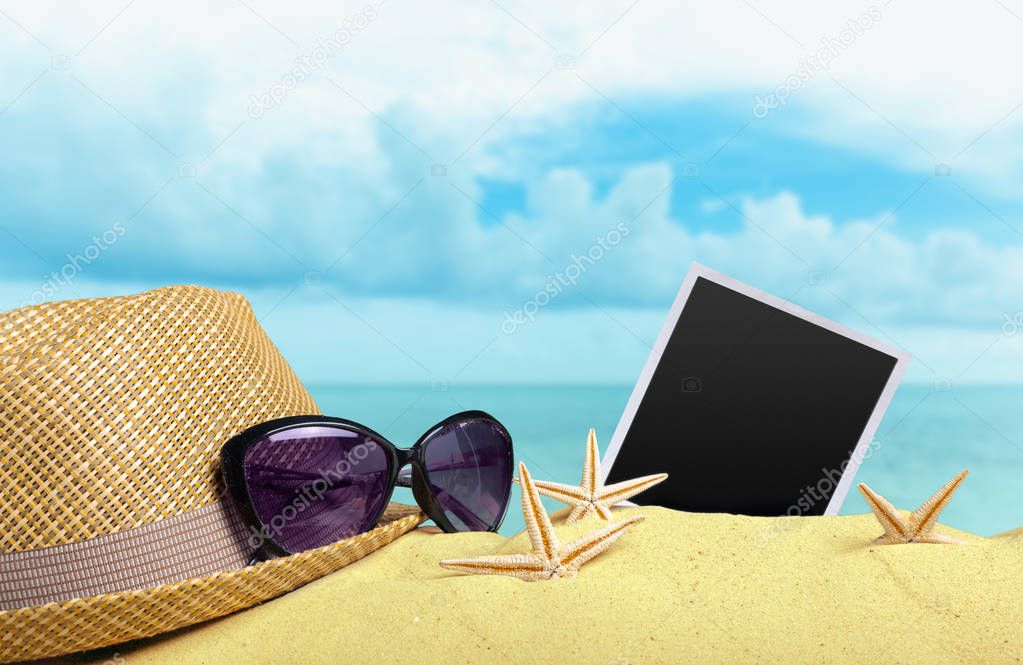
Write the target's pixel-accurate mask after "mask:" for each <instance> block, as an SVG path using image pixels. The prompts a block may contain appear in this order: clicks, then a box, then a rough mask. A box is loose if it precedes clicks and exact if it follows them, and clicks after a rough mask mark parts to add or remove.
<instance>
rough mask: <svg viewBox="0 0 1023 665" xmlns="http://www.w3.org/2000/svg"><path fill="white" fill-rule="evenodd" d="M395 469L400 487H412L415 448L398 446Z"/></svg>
mask: <svg viewBox="0 0 1023 665" xmlns="http://www.w3.org/2000/svg"><path fill="white" fill-rule="evenodd" d="M394 452H395V469H396V472H397V476H396V477H397V480H396V482H395V484H396V485H397V486H398V487H412V467H413V466H414V465H415V458H416V453H415V450H414V449H403V448H397V449H396V450H395V451H394Z"/></svg>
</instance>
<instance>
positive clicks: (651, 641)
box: [74, 508, 1023, 665]
mask: <svg viewBox="0 0 1023 665" xmlns="http://www.w3.org/2000/svg"><path fill="white" fill-rule="evenodd" d="M615 513H616V517H620V516H625V515H630V514H634V513H641V514H643V515H646V517H647V520H646V521H645V522H643V523H641V524H639V525H637V526H635V527H633V528H632V530H631V531H630V533H628V534H627V535H626V536H625V537H624V538H622V539H621V540H620V541H619V542H618V543H617V544H616V545H615V546H614V547H613V548H612V549H611V550H609V551H608V552H606V553H605V554H603V555H601V556H600V557H598V558H597V559H594V560H593V561H591V562H590V563H588V564H587V565H586V566H584V567H583V569H582V571H581V572H580V574H579V575H578V577H576V578H574V579H568V580H558V579H556V580H550V581H545V582H535V583H528V582H522V581H519V580H516V579H511V578H503V577H484V576H463V575H458V574H455V573H451V572H449V571H445V570H443V569H441V568H440V567H439V566H438V565H437V562H438V561H440V560H441V559H446V558H453V557H466V556H475V555H479V554H489V553H513V552H524V551H527V550H528V549H529V542H528V539H527V538H526V537H525V535H524V534H518V535H517V536H515V537H513V538H510V539H507V540H506V539H503V538H501V537H500V536H498V535H495V534H487V533H467V534H438V533H432V532H431V530H429V529H419V530H417V531H415V532H413V533H411V534H409V535H407V536H404V537H402V538H400V539H399V540H398V541H397V542H395V543H394V544H392V545H388V546H387V547H385V548H383V549H382V550H380V551H379V552H376V553H374V554H372V555H370V556H369V557H367V558H366V559H364V560H362V561H359V562H358V563H355V564H353V565H350V566H348V567H346V568H344V569H343V570H340V571H338V572H336V573H334V574H332V575H329V576H328V577H325V578H323V579H321V580H318V581H316V582H313V583H312V584H309V585H308V586H306V587H304V588H301V589H299V590H297V591H294V592H292V593H290V594H288V595H286V596H284V597H282V598H279V599H277V600H274V601H271V602H268V603H266V604H264V605H262V606H259V607H255V608H252V609H250V610H247V611H244V612H241V613H239V614H236V615H234V616H231V617H227V618H225V619H221V620H219V621H214V622H211V623H208V624H205V625H202V626H197V627H194V628H191V629H188V630H183V631H179V632H178V633H176V634H173V635H170V636H165V637H160V638H155V639H151V640H146V641H142V642H137V643H134V644H131V645H121V646H119V647H115V648H110V649H104V650H101V651H96V652H93V653H91V654H88V655H86V656H84V657H82V656H80V657H78V658H76V659H74V662H79V661H84V662H103V661H105V660H109V659H111V658H114V655H115V653H116V655H117V657H119V658H122V659H123V661H124V662H127V663H130V664H131V665H142V664H143V663H166V664H168V665H184V664H186V663H275V664H276V663H291V662H302V663H331V664H333V663H390V662H416V663H423V664H431V663H437V664H441V663H443V664H445V665H450V664H452V663H506V662H507V663H511V662H516V663H589V664H596V665H613V664H615V663H636V664H638V663H871V664H872V665H874V664H878V663H927V664H929V665H930V664H933V663H942V662H977V663H980V662H983V663H1018V662H1021V661H1023V629H1021V628H1023V537H1020V534H1021V532H1019V531H1017V532H1014V533H1013V534H1006V535H1004V536H1001V537H996V538H980V537H977V536H972V535H970V534H965V533H962V532H958V531H955V530H953V529H949V528H946V527H943V526H942V527H939V531H940V532H942V533H946V534H948V535H951V536H955V537H958V538H961V539H963V540H966V541H968V543H967V544H964V545H887V546H873V545H871V541H872V540H873V539H874V538H875V537H877V536H878V535H880V533H881V529H880V527H879V526H878V524H877V522H876V521H875V520H874V518H873V516H871V515H856V516H850V517H810V518H752V517H741V516H733V515H708V514H693V513H681V512H676V511H672V510H667V509H663V508H629V509H616V511H615ZM566 514H567V511H565V510H562V511H559V512H558V513H556V514H555V516H554V525H555V528H556V529H557V531H558V534H559V537H560V538H561V540H562V542H567V541H568V540H570V539H571V538H574V537H576V536H578V535H581V534H583V533H585V532H587V531H590V530H593V529H595V528H598V527H599V526H601V525H602V524H603V522H601V521H599V520H598V519H594V518H591V519H588V520H586V521H584V522H581V523H579V524H575V525H572V526H565V525H563V524H562V523H561V521H562V520H563V519H564V517H565V516H566Z"/></svg>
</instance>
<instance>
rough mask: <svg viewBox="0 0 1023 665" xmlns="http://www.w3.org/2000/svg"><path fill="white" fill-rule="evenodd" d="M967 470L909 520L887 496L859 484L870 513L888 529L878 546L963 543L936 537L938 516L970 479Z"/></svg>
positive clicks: (935, 494)
mask: <svg viewBox="0 0 1023 665" xmlns="http://www.w3.org/2000/svg"><path fill="white" fill-rule="evenodd" d="M967 473H969V471H967V470H965V469H964V470H962V471H960V472H959V473H958V474H956V477H955V478H953V479H952V480H950V481H948V482H947V483H945V484H944V485H942V487H941V489H939V490H938V491H937V492H935V493H934V494H933V495H932V496H931V498H929V499H927V501H926V502H924V505H922V506H920V507H919V508H917V509H916V510H915V511H913V513H912V514H911V515H910V516H909V519H908V520H907V519H906V518H904V517H903V516H902V515H901V514H900V513H899V511H897V510H896V509H895V506H893V505H892V504H891V503H889V502H888V500H887V499H885V498H884V497H883V496H881V495H880V494H878V493H877V492H875V491H874V490H872V489H870V488H869V487H867V486H866V485H864V484H863V483H860V484H859V488H860V492H861V493H862V494H863V496H864V498H866V500H867V503H868V504H869V505H870V509H871V510H873V511H874V515H875V516H876V517H877V521H878V522H880V523H881V526H882V527H884V535H882V536H880V537H878V538H877V540H875V541H874V542H875V543H876V544H878V545H894V544H898V543H962V542H963V541H961V540H956V539H955V538H952V537H950V536H943V535H941V534H940V533H934V526H935V525H936V524H937V523H938V515H940V514H941V511H942V510H943V509H944V508H945V506H946V505H948V502H949V499H951V498H952V493H953V492H955V491H956V489H958V487H959V485H961V484H962V482H963V479H964V478H966V474H967Z"/></svg>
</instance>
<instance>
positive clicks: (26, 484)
mask: <svg viewBox="0 0 1023 665" xmlns="http://www.w3.org/2000/svg"><path fill="white" fill-rule="evenodd" d="M315 413H319V410H318V409H317V407H316V404H315V403H314V402H313V400H312V398H311V397H310V395H309V393H308V392H307V391H306V390H305V388H303V386H302V385H301V383H300V382H299V381H298V379H297V377H296V376H295V374H294V373H293V372H292V370H291V368H290V367H289V366H288V365H287V363H286V362H285V360H284V359H283V357H282V356H281V355H280V353H279V352H278V351H277V349H276V347H275V346H274V345H273V343H272V342H271V341H270V339H269V338H268V337H267V335H266V333H265V332H264V331H263V330H262V328H260V326H259V324H258V322H257V321H256V318H255V316H254V315H253V312H252V309H251V308H250V307H249V304H248V303H247V302H246V300H245V299H244V298H243V297H242V296H240V295H237V294H232V293H224V292H220V291H215V290H212V289H207V288H201V287H194V286H175V287H169V288H165V289H158V290H155V291H149V292H146V293H142V294H139V295H134V296H124V297H115V298H102V299H90V300H78V301H68V302H59V303H49V304H44V305H39V306H34V307H26V308H22V309H18V310H13V311H10V312H6V313H2V314H0V553H11V552H19V551H24V550H31V549H36V548H41V547H49V546H53V545H61V544H66V543H74V542H79V541H82V540H85V539H88V538H93V537H95V536H98V535H102V534H107V533H114V532H118V531H122V530H125V529H130V528H133V527H137V526H140V525H142V524H147V523H151V522H154V521H157V520H161V519H165V518H167V517H171V516H174V515H178V514H180V513H183V512H186V511H191V510H195V509H198V508H201V507H203V506H207V505H209V504H211V503H213V502H214V501H216V500H217V498H218V496H219V495H220V493H221V491H222V484H221V479H220V469H219V451H220V447H221V445H222V444H223V443H224V442H225V441H226V440H227V439H228V438H230V437H231V436H233V435H234V434H237V433H238V432H241V431H242V430H244V429H246V428H247V427H250V426H252V425H255V424H257V423H260V422H264V421H266V420H270V419H273V418H279V417H282V416H288V415H296V414H315ZM388 519H393V520H394V521H390V522H387V520H385V521H383V522H382V523H381V526H378V527H377V528H376V529H374V530H373V531H371V532H368V533H365V534H361V535H359V536H356V537H354V538H351V539H349V540H346V541H343V542H341V543H336V544H333V545H329V546H327V547H324V548H321V549H318V550H312V551H309V552H305V553H302V554H298V555H294V556H290V557H286V558H282V559H275V560H273V561H268V562H265V563H262V564H259V565H256V566H249V567H247V568H244V569H240V570H237V571H229V572H224V573H220V574H217V575H214V576H212V577H207V578H200V579H193V580H187V581H184V582H179V583H175V584H170V585H165V586H161V587H157V588H154V589H146V590H140V591H131V592H123V593H113V594H107V595H104V596H98V597H94V598H88V599H76V600H72V601H67V602H61V603H51V604H48V605H42V606H39V607H32V608H26V609H19V610H11V611H7V612H0V661H4V662H6V661H10V660H16V659H24V658H39V657H43V656H49V655H58V654H63V653H69V652H72V651H77V650H83V649H89V648H94V647H100V646H105V645H109V644H115V643H117V642H121V641H124V640H128V639H135V638H139V637H145V636H149V635H155V634H157V633H160V632H164V631H167V630H172V629H175V628H179V627H182V626H187V625H189V624H193V623H197V622H200V621H205V620H207V619H211V618H214V617H217V616H222V615H224V614H227V613H230V612H234V611H236V610H239V609H241V608H244V607H248V606H251V605H253V604H255V603H258V602H261V601H263V600H267V599H269V598H273V597H275V596H277V595H280V594H281V593H284V592H286V591H289V590H291V589H294V588H295V587H297V586H300V585H302V584H305V583H306V582H309V581H310V580H313V579H316V578H318V577H320V576H322V575H324V574H326V573H328V572H331V571H333V570H337V569H338V568H340V567H342V566H344V565H346V564H348V563H350V562H351V561H354V560H356V559H358V558H360V557H362V556H365V555H366V554H368V553H369V552H372V551H373V550H375V549H377V548H379V547H381V546H383V545H384V544H386V543H388V542H390V541H391V540H393V539H394V538H396V537H397V536H399V535H401V534H402V533H405V532H407V531H409V530H411V529H412V528H414V527H415V526H416V525H418V524H419V523H420V522H421V520H422V519H423V517H422V515H421V514H420V513H419V512H418V511H416V510H415V509H410V508H407V507H401V506H398V505H397V504H392V507H391V508H390V509H389V512H388Z"/></svg>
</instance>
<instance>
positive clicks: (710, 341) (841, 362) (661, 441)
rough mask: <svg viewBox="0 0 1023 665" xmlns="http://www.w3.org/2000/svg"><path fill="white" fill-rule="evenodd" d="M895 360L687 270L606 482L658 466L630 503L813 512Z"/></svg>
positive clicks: (831, 486)
mask: <svg viewBox="0 0 1023 665" xmlns="http://www.w3.org/2000/svg"><path fill="white" fill-rule="evenodd" d="M807 314H809V313H807ZM810 316H813V315H810ZM820 321H824V320H823V319H820ZM827 323H830V322H827ZM898 362H899V358H897V357H896V356H894V355H891V354H889V353H885V352H883V351H881V350H878V349H877V348H873V347H872V346H868V345H867V344H864V343H861V342H859V341H857V340H855V339H851V338H850V337H848V336H846V335H843V334H840V333H839V332H836V331H834V330H831V329H829V328H828V327H825V326H824V325H822V324H820V323H818V322H814V321H811V320H807V319H806V318H801V317H800V316H796V315H794V314H791V313H789V312H786V311H783V310H782V309H779V308H777V307H774V306H772V305H770V304H767V303H765V302H762V301H761V300H759V299H757V298H753V297H751V296H749V295H746V294H744V293H740V292H738V291H736V290H733V289H732V288H729V287H727V286H724V285H722V284H719V283H716V282H715V281H711V280H710V279H707V278H706V277H702V276H701V277H697V278H696V280H695V282H693V286H692V290H691V292H690V294H689V296H688V298H687V299H686V301H685V304H684V306H683V308H682V311H681V314H680V315H679V318H678V321H677V322H676V324H675V326H674V329H673V331H672V332H671V335H670V338H669V339H668V342H667V345H666V346H665V347H664V351H663V353H662V354H661V356H660V359H659V361H658V362H657V366H656V369H655V370H654V371H653V374H652V376H651V378H650V381H649V384H648V385H647V387H646V390H645V392H644V393H643V395H642V399H641V401H640V402H639V405H638V407H636V409H635V413H634V414H632V418H631V423H630V424H629V425H628V430H627V431H626V432H625V435H624V438H623V439H622V440H621V445H620V447H619V448H618V451H617V454H616V455H615V456H614V458H613V461H612V463H611V466H610V470H609V472H608V476H607V479H606V482H607V483H613V482H617V481H620V480H626V479H628V478H634V477H636V476H641V475H646V474H651V473H658V472H667V473H668V474H670V475H669V478H668V480H667V481H666V482H664V483H662V484H660V485H658V486H656V487H654V488H652V489H650V490H648V491H647V492H644V493H643V494H641V495H639V496H637V497H636V499H635V501H636V503H639V504H650V505H660V506H665V507H668V508H674V509H677V510H686V511H693V512H724V513H736V514H747V515H763V516H773V515H785V514H799V515H823V514H825V511H826V509H827V507H828V504H829V502H830V501H831V499H832V496H833V494H834V491H835V488H836V487H837V485H838V483H839V480H840V479H841V477H842V474H843V472H844V471H846V468H847V466H848V465H849V460H850V458H851V457H852V455H853V451H854V449H855V448H856V446H857V442H859V441H860V440H861V437H862V436H863V435H864V432H865V428H866V427H867V425H868V421H870V420H871V416H872V414H873V413H874V412H875V409H877V408H878V406H879V400H880V399H881V397H882V394H883V393H884V391H885V389H886V386H887V384H888V382H889V379H890V378H892V375H893V372H894V371H895V368H896V365H897V363H898ZM889 397H890V393H889ZM633 400H635V396H634V397H633ZM886 406H887V404H886V403H885V404H883V405H881V407H880V408H881V410H882V411H883V409H884V408H885V407H886ZM627 416H628V414H627ZM620 430H621V426H620V427H619V432H620ZM619 436H620V434H619ZM616 438H617V437H616ZM605 466H607V465H605ZM853 467H855V464H854V465H853ZM851 471H852V472H854V471H855V468H853V469H851ZM836 510H837V508H836Z"/></svg>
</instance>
